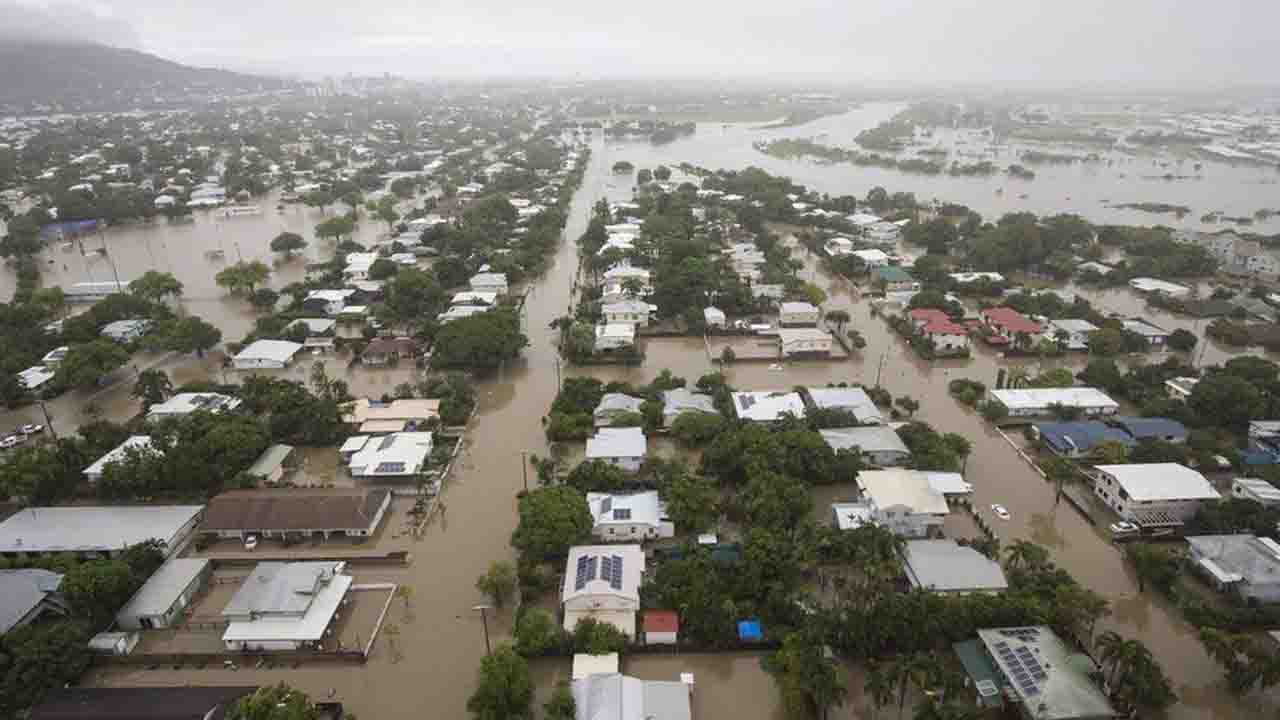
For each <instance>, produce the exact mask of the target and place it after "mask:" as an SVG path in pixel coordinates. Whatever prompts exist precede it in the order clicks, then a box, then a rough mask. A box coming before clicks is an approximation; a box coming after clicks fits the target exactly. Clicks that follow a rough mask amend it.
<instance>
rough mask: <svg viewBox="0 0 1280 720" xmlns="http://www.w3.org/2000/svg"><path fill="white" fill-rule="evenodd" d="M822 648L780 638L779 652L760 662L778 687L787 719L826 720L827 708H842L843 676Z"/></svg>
mask: <svg viewBox="0 0 1280 720" xmlns="http://www.w3.org/2000/svg"><path fill="white" fill-rule="evenodd" d="M823 648H824V645H823V642H822V640H821V639H820V638H817V637H814V636H812V635H804V634H801V633H799V632H793V633H788V634H787V636H786V637H785V638H783V641H782V647H781V648H779V649H778V650H776V651H774V652H773V653H772V654H770V655H768V656H766V657H765V658H764V659H762V660H761V665H763V666H764V668H765V670H766V671H768V672H769V673H770V674H771V675H773V679H774V682H776V683H777V684H778V689H779V690H780V691H781V694H782V704H783V706H784V707H785V708H786V709H787V714H788V715H789V716H790V717H820V718H826V717H827V712H828V711H829V710H830V709H831V708H833V707H839V706H841V705H843V704H844V699H845V694H846V693H847V691H848V689H847V688H846V686H845V681H844V676H843V674H842V673H841V671H840V666H839V664H838V663H836V661H835V660H834V658H831V657H828V656H827V655H826V654H825V653H824V652H823Z"/></svg>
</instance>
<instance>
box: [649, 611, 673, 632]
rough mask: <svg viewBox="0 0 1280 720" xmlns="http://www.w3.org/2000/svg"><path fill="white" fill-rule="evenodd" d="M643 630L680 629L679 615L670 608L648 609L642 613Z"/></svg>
mask: <svg viewBox="0 0 1280 720" xmlns="http://www.w3.org/2000/svg"><path fill="white" fill-rule="evenodd" d="M643 622H644V631H645V632H676V631H678V630H679V629H680V617H679V616H677V615H676V614H675V612H674V611H672V610H649V611H647V612H646V613H645V614H644V620H643Z"/></svg>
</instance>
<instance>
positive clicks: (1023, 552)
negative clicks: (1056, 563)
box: [1004, 540, 1049, 570]
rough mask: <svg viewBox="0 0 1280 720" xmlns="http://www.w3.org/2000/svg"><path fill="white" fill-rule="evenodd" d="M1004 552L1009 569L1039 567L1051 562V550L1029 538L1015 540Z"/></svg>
mask: <svg viewBox="0 0 1280 720" xmlns="http://www.w3.org/2000/svg"><path fill="white" fill-rule="evenodd" d="M1004 552H1005V565H1006V566H1007V567H1008V569H1009V570H1019V569H1024V568H1026V569H1030V568H1038V567H1043V566H1044V565H1046V564H1047V563H1048V562H1049V551H1048V550H1046V549H1044V548H1043V547H1042V546H1040V545H1037V544H1035V543H1033V542H1031V541H1029V540H1014V541H1013V543H1012V544H1010V545H1009V547H1007V548H1005V550H1004Z"/></svg>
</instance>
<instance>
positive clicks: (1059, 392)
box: [989, 387, 1120, 417]
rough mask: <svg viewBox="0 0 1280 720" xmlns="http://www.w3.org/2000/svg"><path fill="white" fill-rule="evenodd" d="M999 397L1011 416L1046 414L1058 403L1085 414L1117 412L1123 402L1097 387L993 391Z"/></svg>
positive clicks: (992, 394)
mask: <svg viewBox="0 0 1280 720" xmlns="http://www.w3.org/2000/svg"><path fill="white" fill-rule="evenodd" d="M989 394H990V395H991V398H992V399H993V400H997V401H999V402H1000V404H1002V405H1004V406H1005V408H1006V409H1008V411H1009V416H1010V417H1043V416H1046V415H1050V414H1051V413H1052V409H1053V407H1054V406H1057V405H1061V406H1063V407H1066V408H1074V409H1076V410H1079V411H1080V412H1081V413H1082V414H1084V415H1088V416H1094V415H1115V414H1116V413H1117V412H1119V411H1120V404H1119V403H1117V402H1116V401H1115V400H1112V399H1111V398H1110V397H1108V396H1107V394H1106V393H1104V392H1102V391H1101V390H1098V389H1096V388H1088V387H1069V388H1020V389H1017V390H1013V389H1010V388H1005V389H1003V390H991V391H990V393H989Z"/></svg>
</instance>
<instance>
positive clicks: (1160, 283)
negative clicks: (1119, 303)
mask: <svg viewBox="0 0 1280 720" xmlns="http://www.w3.org/2000/svg"><path fill="white" fill-rule="evenodd" d="M1129 287H1131V288H1133V289H1134V290H1137V291H1138V292H1140V293H1147V294H1150V295H1167V296H1169V297H1172V298H1181V297H1186V296H1187V295H1190V294H1191V288H1189V287H1186V286H1185V285H1179V284H1177V283H1171V282H1165V281H1164V280H1157V279H1156V278H1149V277H1137V278H1133V279H1132V280H1130V281H1129Z"/></svg>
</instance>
